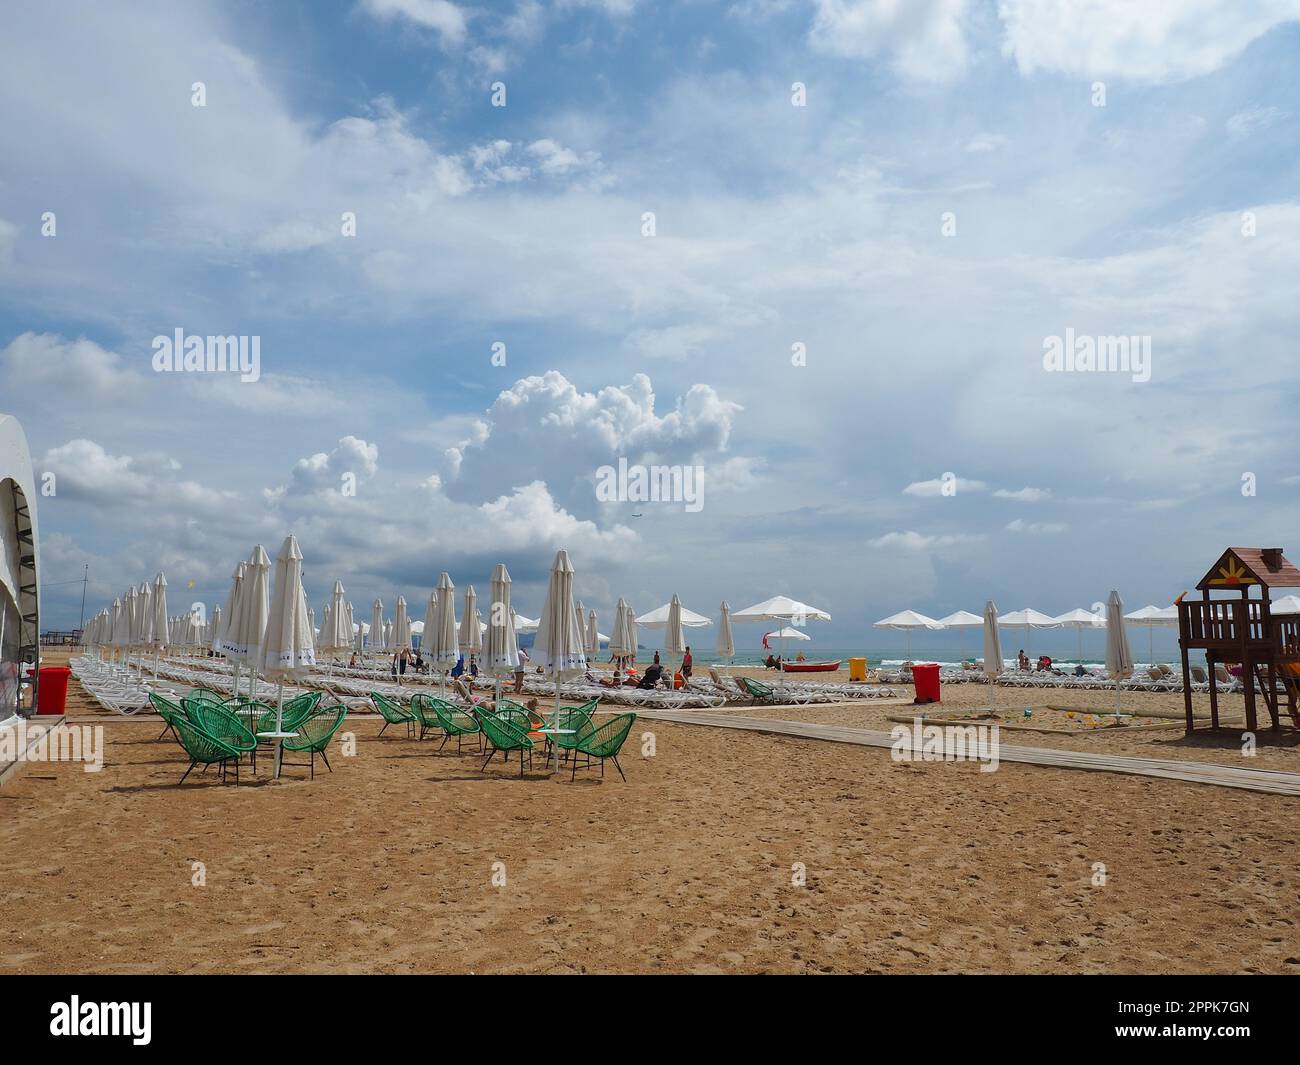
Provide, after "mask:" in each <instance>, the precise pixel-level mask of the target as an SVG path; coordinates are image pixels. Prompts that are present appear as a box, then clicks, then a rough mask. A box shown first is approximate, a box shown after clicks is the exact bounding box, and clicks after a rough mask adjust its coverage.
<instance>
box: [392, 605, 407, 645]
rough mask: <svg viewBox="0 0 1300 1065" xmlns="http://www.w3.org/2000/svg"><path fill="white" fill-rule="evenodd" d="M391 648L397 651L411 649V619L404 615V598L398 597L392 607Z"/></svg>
mask: <svg viewBox="0 0 1300 1065" xmlns="http://www.w3.org/2000/svg"><path fill="white" fill-rule="evenodd" d="M393 647H395V648H396V649H397V650H399V651H409V650H410V649H411V619H410V618H409V617H408V616H407V614H406V596H404V595H399V596H398V597H397V603H396V605H395V606H394V607H393Z"/></svg>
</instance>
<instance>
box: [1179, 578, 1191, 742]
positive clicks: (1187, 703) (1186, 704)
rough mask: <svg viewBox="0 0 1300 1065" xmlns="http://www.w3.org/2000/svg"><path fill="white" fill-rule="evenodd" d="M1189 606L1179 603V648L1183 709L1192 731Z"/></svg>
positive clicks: (1188, 727) (1189, 730) (1188, 726)
mask: <svg viewBox="0 0 1300 1065" xmlns="http://www.w3.org/2000/svg"><path fill="white" fill-rule="evenodd" d="M1186 617H1187V608H1186V607H1185V606H1184V605H1183V604H1182V603H1179V604H1178V649H1179V650H1180V651H1181V652H1182V655H1183V709H1184V710H1185V711H1186V712H1187V731H1188V732H1191V731H1192V727H1193V726H1192V674H1191V668H1190V666H1189V664H1188V661H1187V640H1188V634H1187V622H1186Z"/></svg>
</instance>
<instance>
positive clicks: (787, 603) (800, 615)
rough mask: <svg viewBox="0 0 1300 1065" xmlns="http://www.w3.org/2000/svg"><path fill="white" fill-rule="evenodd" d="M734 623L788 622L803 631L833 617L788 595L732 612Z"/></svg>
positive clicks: (782, 651) (783, 671)
mask: <svg viewBox="0 0 1300 1065" xmlns="http://www.w3.org/2000/svg"><path fill="white" fill-rule="evenodd" d="M731 620H732V622H733V623H734V622H737V621H742V622H743V621H788V622H789V623H790V624H791V625H792V626H793V627H794V628H796V629H802V628H803V627H804V626H805V625H807V624H808V622H810V621H830V620H831V616H830V614H828V613H827V612H826V611H825V610H820V609H818V608H817V607H815V606H809V605H808V604H807V603H801V602H800V601H799V600H798V599H791V598H790V597H789V596H788V595H774V596H772V598H771V599H764V600H763V601H762V602H761V603H755V604H754V605H753V606H747V607H745V609H744V610H733V611H732V612H731ZM781 662H782V663H783V664H784V662H785V642H784V641H782V643H781ZM781 685H782V687H784V686H785V670H784V669H782V670H781Z"/></svg>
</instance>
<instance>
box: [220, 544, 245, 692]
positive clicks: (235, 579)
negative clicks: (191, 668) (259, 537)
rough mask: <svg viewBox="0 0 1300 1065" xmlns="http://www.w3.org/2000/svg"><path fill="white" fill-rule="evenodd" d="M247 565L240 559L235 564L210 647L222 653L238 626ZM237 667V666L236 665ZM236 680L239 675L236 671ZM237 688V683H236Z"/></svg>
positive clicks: (225, 650) (232, 639) (228, 649)
mask: <svg viewBox="0 0 1300 1065" xmlns="http://www.w3.org/2000/svg"><path fill="white" fill-rule="evenodd" d="M246 566H247V563H245V562H244V561H243V560H242V559H241V560H240V562H239V564H238V565H236V566H235V572H234V573H233V574H231V577H230V596H229V598H228V599H227V600H226V612H225V614H224V616H223V617H222V620H221V631H220V632H218V633H217V634H216V636H215V637H214V639H213V641H212V649H213V650H214V651H220V652H221V653H223V654H229V653H230V647H231V645H233V644H234V641H235V631H236V629H237V627H238V621H239V611H240V601H241V599H242V593H243V585H244V570H245V568H246ZM236 668H238V667H236ZM235 679H236V681H238V679H239V675H238V673H237V672H236V675H235ZM235 686H236V688H238V683H236V685H235Z"/></svg>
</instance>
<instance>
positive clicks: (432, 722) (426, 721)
mask: <svg viewBox="0 0 1300 1065" xmlns="http://www.w3.org/2000/svg"><path fill="white" fill-rule="evenodd" d="M436 701H437V700H435V699H434V697H433V696H432V695H426V694H425V693H424V692H417V693H416V694H415V695H412V696H411V716H412V717H414V718H415V724H416V725H417V726H418V727H419V730H420V735H419V737H418V738H419V739H424V737H425V736H426V735H427V734H428V733H430V732H433V731H434V730H435V729H440V728H442V722H441V721H440V720H439V719H438V715H437V713H435V712H434V709H433V704H434V703H435V702H436ZM440 749H441V748H440Z"/></svg>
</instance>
